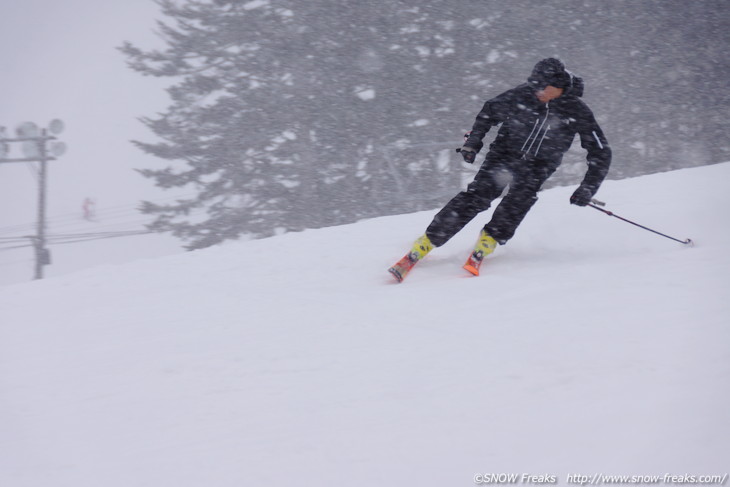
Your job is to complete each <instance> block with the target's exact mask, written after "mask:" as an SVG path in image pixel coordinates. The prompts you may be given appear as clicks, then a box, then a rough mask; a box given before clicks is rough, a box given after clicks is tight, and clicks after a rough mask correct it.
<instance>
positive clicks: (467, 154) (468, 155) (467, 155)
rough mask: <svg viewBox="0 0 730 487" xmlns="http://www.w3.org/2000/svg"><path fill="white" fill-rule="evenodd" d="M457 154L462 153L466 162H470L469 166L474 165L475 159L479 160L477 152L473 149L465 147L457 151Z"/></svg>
mask: <svg viewBox="0 0 730 487" xmlns="http://www.w3.org/2000/svg"><path fill="white" fill-rule="evenodd" d="M456 152H460V153H461V157H463V158H464V161H466V162H468V163H469V164H474V159H476V158H477V151H475V150H474V149H472V148H471V147H467V146H464V147H462V148H460V149H456Z"/></svg>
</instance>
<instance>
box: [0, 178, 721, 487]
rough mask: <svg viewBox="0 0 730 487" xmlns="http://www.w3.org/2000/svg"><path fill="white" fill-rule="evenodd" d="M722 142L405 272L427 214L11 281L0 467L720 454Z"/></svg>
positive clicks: (105, 480)
mask: <svg viewBox="0 0 730 487" xmlns="http://www.w3.org/2000/svg"><path fill="white" fill-rule="evenodd" d="M729 177H730V163H723V164H717V165H712V166H706V167H701V168H694V169H684V170H679V171H673V172H670V173H662V174H655V175H651V176H645V177H640V178H635V179H629V180H623V181H607V182H606V183H605V184H604V185H603V187H602V189H601V191H600V192H599V194H598V195H597V197H598V198H599V199H601V200H605V201H607V202H608V203H609V204H608V207H607V208H608V209H610V210H611V211H614V212H615V213H616V214H618V215H621V216H624V217H626V218H629V219H632V220H635V221H637V222H639V223H641V224H644V225H647V226H649V227H651V228H655V229H657V230H659V231H662V232H665V233H667V234H669V235H673V236H676V237H677V238H680V239H684V238H687V237H690V238H692V239H693V240H694V241H695V242H696V246H695V247H693V248H689V247H688V246H684V245H681V244H678V243H676V242H672V241H670V240H668V239H664V238H662V237H660V236H657V235H654V234H651V233H649V232H646V231H644V230H640V229H638V228H635V227H633V226H631V225H629V224H626V223H624V222H621V221H619V220H617V219H616V218H609V217H607V216H605V215H603V214H602V213H600V212H597V211H595V210H592V209H590V208H577V207H575V206H571V205H569V203H568V199H569V197H570V194H571V192H572V190H573V188H555V189H551V190H547V191H545V192H543V193H541V195H540V201H538V203H537V204H536V205H535V207H533V210H532V211H531V212H530V214H529V215H528V216H527V218H526V219H525V221H524V223H523V224H522V226H521V227H520V229H519V230H518V232H517V234H516V236H515V238H514V239H513V240H512V241H510V243H509V244H508V245H506V246H504V247H499V248H498V249H497V251H496V252H495V254H493V255H492V256H491V257H489V258H488V260H487V261H485V264H484V266H483V272H482V276H480V277H478V278H475V277H471V276H470V275H468V274H467V273H466V272H465V271H463V270H462V269H461V265H462V264H463V262H464V260H465V259H466V257H467V256H468V253H469V250H470V249H471V248H472V246H473V244H474V242H475V241H476V238H477V235H478V233H479V229H480V227H481V226H482V225H483V224H484V223H485V222H486V221H487V219H488V217H489V213H485V214H482V215H480V216H478V217H477V218H476V219H475V221H474V222H472V223H471V224H470V225H469V226H467V228H466V229H465V230H464V231H462V232H461V233H460V234H459V235H457V236H456V237H455V238H454V239H453V240H452V241H450V242H449V243H447V244H446V245H445V246H443V247H441V248H439V249H436V250H435V251H434V252H432V253H431V255H429V256H428V258H427V259H426V260H424V261H423V262H422V263H420V264H419V265H418V266H417V267H416V269H414V270H413V271H412V273H411V274H410V275H409V276H408V277H407V279H406V280H405V282H404V283H402V284H396V283H395V282H394V281H393V280H392V279H391V277H390V276H389V275H388V273H387V272H386V269H387V268H388V267H389V266H390V265H391V264H392V263H393V262H395V261H396V260H397V259H398V258H400V257H401V256H402V255H403V254H404V253H405V252H406V251H407V250H408V248H409V247H410V245H411V243H412V242H413V240H414V239H415V238H416V237H418V236H419V234H420V233H422V232H423V229H424V228H425V227H426V225H427V224H428V223H429V222H430V220H431V217H432V216H433V214H434V213H435V212H434V211H429V212H421V213H415V214H409V215H399V216H393V217H383V218H377V219H372V220H367V221H362V222H360V223H357V224H353V225H345V226H341V227H333V228H326V229H320V230H309V231H305V232H301V233H290V234H286V235H283V236H279V237H275V238H270V239H265V240H257V241H251V242H242V243H229V244H226V245H223V246H220V247H216V248H212V249H206V250H202V251H196V252H192V253H187V254H184V255H176V256H171V257H165V258H160V259H155V260H146V261H139V262H135V263H132V264H126V265H120V266H106V267H103V268H96V269H91V270H86V271H83V272H79V273H76V274H73V275H68V276H62V277H58V278H54V279H48V280H45V281H36V282H32V283H27V284H22V285H14V286H8V287H5V288H3V289H2V292H0V485H2V486H9V487H25V486H51V485H52V486H56V487H66V486H67V487H85V486H89V487H92V486H94V487H96V486H105V487H117V486H118V487H128V486H132V485H133V486H140V487H141V486H149V487H153V486H154V487H158V486H162V485H171V486H172V485H174V486H177V487H186V486H201V485H210V486H216V487H227V486H231V487H233V486H236V487H238V486H249V485H250V486H254V485H256V486H273V485H300V486H372V485H394V486H395V485H398V486H401V485H422V486H443V485H449V486H458V485H464V486H468V485H475V483H474V480H473V478H474V475H475V474H477V473H519V474H522V473H532V474H553V475H556V476H557V477H558V483H560V484H565V483H566V476H567V474H576V473H582V474H586V475H593V474H594V473H605V474H617V475H632V474H636V475H651V474H661V475H664V474H665V473H673V474H691V475H705V474H722V473H725V472H726V471H727V466H728V463H727V459H728V458H730V449H729V448H728V446H727V445H728V443H727V438H728V434H730V422H729V421H728V413H727V404H728V399H729V398H730V395H729V394H728V384H729V383H730V352H729V351H728V350H729V348H728V345H730V331H729V329H728V324H729V323H730V320H729V319H728V316H730V300H729V299H728V298H730V280H729V279H728V271H730V257H728V255H729V253H728V251H727V245H728V242H729V241H730V230H729V229H728V225H727V216H726V211H727V208H728V207H730V205H729V203H730V196H729V195H728V192H727V189H726V181H727V180H728V178H729Z"/></svg>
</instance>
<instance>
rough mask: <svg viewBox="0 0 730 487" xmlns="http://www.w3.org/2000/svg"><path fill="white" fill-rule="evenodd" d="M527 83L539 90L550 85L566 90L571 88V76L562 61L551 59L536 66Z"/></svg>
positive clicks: (546, 59)
mask: <svg viewBox="0 0 730 487" xmlns="http://www.w3.org/2000/svg"><path fill="white" fill-rule="evenodd" d="M527 81H528V82H530V83H532V84H533V85H535V87H536V88H539V89H543V88H545V87H546V86H548V85H550V86H554V87H556V88H562V89H566V88H568V87H569V86H570V74H569V73H568V72H567V71H566V70H565V65H564V64H563V62H562V61H561V60H560V59H556V58H554V57H549V58H545V59H543V60H542V61H540V62H538V63H537V64H536V65H535V67H534V68H533V69H532V74H531V75H530V77H529V78H527Z"/></svg>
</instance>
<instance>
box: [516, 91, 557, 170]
mask: <svg viewBox="0 0 730 487" xmlns="http://www.w3.org/2000/svg"><path fill="white" fill-rule="evenodd" d="M545 107H546V108H547V111H546V112H545V119H544V120H543V121H542V124H540V128H539V129H537V132H535V128H536V127H537V124H538V122H539V121H540V117H537V120H535V125H534V126H533V127H532V131H531V132H530V135H528V136H527V139H525V143H524V144H522V148H521V149H520V150H521V151H523V152H522V159H526V158H527V155H528V154H529V153H530V151H531V150H532V146H533V145H535V142H537V138H538V137H539V136H540V131H542V128H543V127H544V126H545V123H546V122H547V120H548V117H550V102H548V103H546V104H545ZM549 130H550V125H548V126H547V128H546V129H545V132H543V134H542V138H540V142H539V143H538V144H537V148H536V149H535V156H537V153H538V152H540V147H542V142H543V140H545V136H546V135H547V133H548V131H549ZM533 134H534V135H535V137H534V138H533V137H532V135H533ZM530 139H532V142H530ZM528 142H530V146H529V147H528V148H527V150H525V146H526V145H527V143H528Z"/></svg>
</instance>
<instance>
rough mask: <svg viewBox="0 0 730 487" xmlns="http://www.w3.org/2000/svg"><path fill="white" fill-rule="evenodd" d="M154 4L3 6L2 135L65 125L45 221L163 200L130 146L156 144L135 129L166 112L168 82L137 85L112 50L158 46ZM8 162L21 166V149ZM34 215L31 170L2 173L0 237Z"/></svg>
mask: <svg viewBox="0 0 730 487" xmlns="http://www.w3.org/2000/svg"><path fill="white" fill-rule="evenodd" d="M161 18H162V15H161V13H160V12H159V9H158V7H157V5H156V4H155V3H154V2H153V1H152V0H125V1H124V2H100V1H99V0H65V1H63V2H58V1H54V0H23V1H18V2H5V3H4V5H3V11H2V15H0V45H1V46H2V51H1V52H2V54H0V59H2V61H3V62H2V74H3V75H2V76H0V93H2V102H1V103H0V125H2V126H5V127H7V128H8V132H9V133H10V134H11V135H14V134H15V127H16V126H17V125H18V124H20V123H21V122H25V121H32V122H35V123H37V124H38V125H40V126H42V127H45V126H47V125H48V122H50V121H51V120H52V119H54V118H60V119H61V120H63V121H64V122H65V124H66V130H65V132H64V133H62V134H60V135H59V136H58V137H59V139H60V140H62V141H64V142H65V143H66V144H67V146H68V150H67V152H66V154H65V155H63V156H61V157H60V158H59V159H58V160H56V161H52V162H50V163H49V178H48V197H49V200H48V214H49V215H50V216H51V217H53V216H54V215H68V214H72V213H78V214H79V215H80V214H81V204H82V201H83V200H84V198H86V197H91V198H95V199H96V200H97V203H98V207H99V208H105V207H110V206H120V205H129V206H130V207H132V206H134V205H136V204H137V202H138V201H139V200H141V199H154V200H161V199H165V198H169V195H167V194H165V193H163V192H162V191H161V190H159V189H157V188H155V187H154V186H153V185H152V183H151V181H149V180H147V179H145V178H143V177H141V176H140V175H138V174H137V173H136V172H134V171H132V169H133V168H140V167H150V168H153V167H159V166H158V164H159V163H158V161H157V160H156V159H155V158H152V157H149V156H146V155H144V154H143V153H142V152H141V151H139V150H138V149H136V148H135V147H134V146H132V144H130V143H129V140H130V139H135V138H136V139H142V140H148V141H149V140H154V138H153V136H152V134H151V133H150V132H149V131H148V130H147V129H146V128H145V127H144V126H143V125H142V124H141V123H140V122H139V121H138V117H140V116H151V115H154V114H155V113H157V112H159V111H162V110H163V109H164V108H165V107H166V106H167V103H168V99H167V95H166V93H165V92H164V90H163V87H164V86H165V85H166V84H168V83H169V81H163V80H159V79H154V78H149V77H143V76H141V75H140V74H138V73H136V72H134V71H132V70H130V69H129V68H128V67H127V66H126V60H125V58H124V57H123V55H122V54H121V53H120V52H119V51H118V50H117V49H116V48H117V47H118V46H119V45H121V44H122V42H123V41H125V40H129V41H132V42H133V43H135V44H136V45H138V46H140V47H144V48H149V47H153V46H159V45H160V44H161V41H160V40H159V38H157V37H156V35H155V33H154V31H155V28H156V24H155V20H157V19H161ZM12 147H13V148H14V149H13V150H12V151H11V153H10V154H9V156H10V157H22V153H21V151H20V147H19V146H18V147H16V146H12ZM36 212H37V181H36V176H35V169H33V168H32V165H31V164H28V163H7V164H0V228H2V227H6V226H8V225H15V224H19V223H26V222H33V221H35V219H36Z"/></svg>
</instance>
